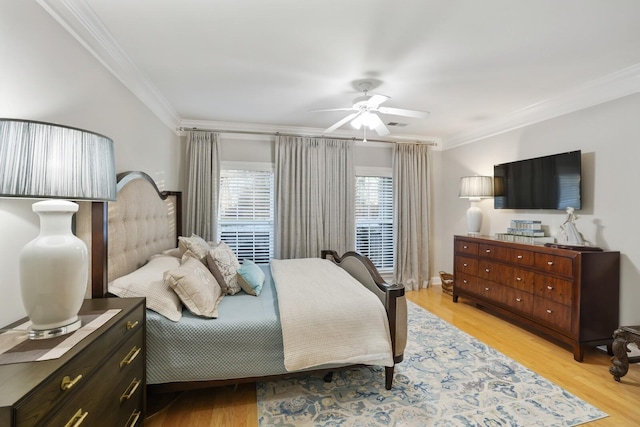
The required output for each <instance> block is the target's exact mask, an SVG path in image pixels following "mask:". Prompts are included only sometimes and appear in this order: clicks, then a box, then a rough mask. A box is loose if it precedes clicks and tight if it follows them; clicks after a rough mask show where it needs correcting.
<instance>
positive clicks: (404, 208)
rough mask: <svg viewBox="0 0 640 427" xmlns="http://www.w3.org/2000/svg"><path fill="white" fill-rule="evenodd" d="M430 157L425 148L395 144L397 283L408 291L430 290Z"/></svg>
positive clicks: (426, 147) (395, 278)
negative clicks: (427, 288)
mask: <svg viewBox="0 0 640 427" xmlns="http://www.w3.org/2000/svg"><path fill="white" fill-rule="evenodd" d="M429 157H430V153H429V146H427V145H425V144H395V146H394V149H393V194H394V207H393V211H394V217H395V218H394V223H395V225H396V265H395V269H394V283H402V284H403V285H404V286H405V287H406V289H409V290H418V289H420V288H426V287H428V286H429V277H430V266H429V222H430V221H429V216H430V206H429V205H430V203H429V200H430V195H431V191H430V185H431V182H430V171H429Z"/></svg>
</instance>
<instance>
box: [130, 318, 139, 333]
mask: <svg viewBox="0 0 640 427" xmlns="http://www.w3.org/2000/svg"><path fill="white" fill-rule="evenodd" d="M136 326H138V321H137V320H136V321H133V322H132V321H131V320H129V321H128V322H127V330H128V331H129V330H131V329H133V328H135V327H136Z"/></svg>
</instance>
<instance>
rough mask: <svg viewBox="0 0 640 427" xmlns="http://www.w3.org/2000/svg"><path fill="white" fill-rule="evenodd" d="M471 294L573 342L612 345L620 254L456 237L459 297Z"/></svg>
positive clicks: (579, 350)
mask: <svg viewBox="0 0 640 427" xmlns="http://www.w3.org/2000/svg"><path fill="white" fill-rule="evenodd" d="M459 297H465V298H469V299H471V300H473V301H474V302H476V303H477V304H478V305H481V306H483V307H486V308H487V309H489V310H492V311H494V312H496V313H498V314H500V315H503V316H505V317H507V318H509V319H511V320H513V321H515V322H516V323H518V324H520V325H523V326H525V327H528V328H529V329H531V330H533V331H535V332H537V333H539V334H541V335H545V336H548V337H551V338H554V339H556V340H559V341H560V342H563V343H566V344H569V345H571V346H572V348H573V357H574V359H575V360H577V361H579V362H581V361H582V358H583V346H584V345H592V346H596V345H602V344H607V345H611V342H612V333H613V331H614V330H616V329H617V328H618V317H619V304H620V303H619V297H620V253H619V252H608V251H607V252H606V251H586V250H585V251H579V250H570V249H558V248H551V247H546V246H541V245H527V244H522V243H511V242H503V241H499V240H493V239H490V238H479V237H467V236H455V237H454V287H453V301H454V302H457V301H458V298H459Z"/></svg>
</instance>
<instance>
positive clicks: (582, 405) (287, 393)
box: [257, 303, 607, 427]
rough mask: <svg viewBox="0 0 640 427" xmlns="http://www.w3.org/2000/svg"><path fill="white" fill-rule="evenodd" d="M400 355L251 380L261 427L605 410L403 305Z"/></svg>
mask: <svg viewBox="0 0 640 427" xmlns="http://www.w3.org/2000/svg"><path fill="white" fill-rule="evenodd" d="M404 354H405V360H404V361H403V362H402V363H400V364H399V365H397V366H396V373H395V376H394V381H393V389H392V390H386V389H385V388H384V368H382V367H362V368H355V369H351V370H347V371H342V372H336V373H335V374H334V376H333V381H332V382H324V381H323V378H322V376H307V377H299V378H294V379H284V380H278V381H271V382H263V383H257V396H258V420H259V425H260V426H261V427H267V426H269V427H271V426H282V427H289V426H291V427H300V426H323V427H325V426H345V427H346V426H350V427H351V426H353V427H356V426H357V427H361V426H403V427H410V426H416V427H417V426H419V427H425V426H447V427H450V426H509V427H515V426H527V427H529V426H544V427H553V426H576V425H579V424H583V423H586V422H589V421H594V420H597V419H599V418H603V417H606V416H607V414H605V413H604V412H602V411H600V410H599V409H597V408H595V407H593V406H592V405H590V404H588V403H586V402H584V401H583V400H581V399H578V398H577V397H575V396H573V395H572V394H570V393H568V392H567V391H565V390H563V389H562V388H560V387H558V386H557V385H555V384H553V383H551V382H550V381H547V380H546V379H544V378H542V377H540V376H539V375H537V374H536V373H534V372H532V371H531V370H529V369H527V368H525V367H524V366H522V365H520V364H519V363H517V362H515V361H514V360H512V359H510V358H508V357H506V356H505V355H503V354H502V353H500V352H498V351H496V350H494V349H493V348H491V347H489V346H487V345H485V344H483V343H481V342H480V341H478V340H476V339H475V338H473V337H471V336H470V335H468V334H466V333H465V332H462V331H461V330H459V329H458V328H456V327H454V326H452V325H450V324H449V323H447V322H445V321H443V320H442V319H440V318H438V317H437V316H435V315H433V314H431V313H430V312H428V311H426V310H424V309H422V308H420V307H418V306H417V305H415V304H413V303H409V340H408V343H407V348H406V351H405V353H404Z"/></svg>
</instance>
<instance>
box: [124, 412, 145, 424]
mask: <svg viewBox="0 0 640 427" xmlns="http://www.w3.org/2000/svg"><path fill="white" fill-rule="evenodd" d="M141 414H142V412H140V411H137V410H136V411H133V412H132V413H131V415H130V416H129V419H128V420H127V423H126V424H125V426H126V427H133V426H134V425H136V423H137V422H138V418H140V415H141Z"/></svg>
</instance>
